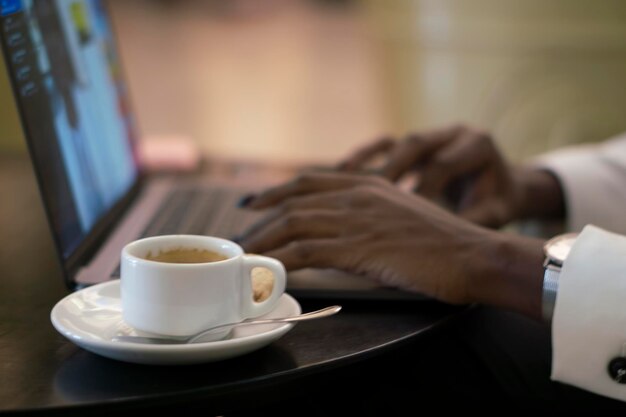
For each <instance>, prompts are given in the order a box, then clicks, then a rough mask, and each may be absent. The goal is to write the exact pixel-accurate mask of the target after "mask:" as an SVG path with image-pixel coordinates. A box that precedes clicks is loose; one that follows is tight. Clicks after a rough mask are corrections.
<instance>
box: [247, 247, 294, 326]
mask: <svg viewBox="0 0 626 417" xmlns="http://www.w3.org/2000/svg"><path fill="white" fill-rule="evenodd" d="M243 265H244V266H243V273H244V277H245V278H246V281H245V282H247V283H249V284H245V285H246V286H247V287H248V289H249V298H248V299H249V300H250V302H249V303H244V305H243V312H242V313H243V316H244V317H245V318H251V317H258V316H262V315H263V314H267V313H269V312H270V311H272V310H273V309H274V307H276V303H277V301H278V299H279V298H280V297H281V296H282V295H283V293H284V292H285V287H286V284H287V272H286V271H285V266H284V265H283V264H282V262H280V261H279V260H277V259H274V258H268V257H267V256H262V255H244V256H243ZM259 267H260V268H267V269H269V270H270V271H271V272H272V274H273V275H274V285H273V287H272V293H271V294H270V296H269V297H267V298H266V299H265V300H263V301H260V302H256V301H254V297H253V292H252V270H253V269H254V268H259Z"/></svg>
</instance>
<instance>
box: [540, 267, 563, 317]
mask: <svg viewBox="0 0 626 417" xmlns="http://www.w3.org/2000/svg"><path fill="white" fill-rule="evenodd" d="M560 272H561V268H560V266H557V265H553V264H548V265H546V268H545V272H544V274H543V295H542V300H541V314H542V317H543V319H544V321H546V322H547V323H551V322H552V315H553V313H554V305H555V303H556V293H557V291H558V288H559V275H560Z"/></svg>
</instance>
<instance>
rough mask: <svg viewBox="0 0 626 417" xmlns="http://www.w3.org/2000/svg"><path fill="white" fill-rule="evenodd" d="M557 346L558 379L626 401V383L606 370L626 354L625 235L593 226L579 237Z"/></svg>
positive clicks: (563, 291) (568, 267)
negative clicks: (616, 359)
mask: <svg viewBox="0 0 626 417" xmlns="http://www.w3.org/2000/svg"><path fill="white" fill-rule="evenodd" d="M622 210H624V208H623V207H622ZM622 213H623V211H622ZM552 349H553V350H552V375H551V378H552V379H553V380H556V381H560V382H563V383H566V384H569V385H573V386H576V387H579V388H582V389H585V390H587V391H590V392H594V393H596V394H600V395H603V396H607V397H611V398H615V399H619V400H625V401H626V385H624V384H618V383H617V382H615V381H614V380H613V379H612V378H611V376H610V375H609V373H608V371H607V367H608V363H609V362H610V361H611V359H613V358H615V357H617V356H621V355H625V354H626V237H624V236H620V235H617V234H614V233H610V232H607V231H605V230H603V229H600V228H598V227H595V226H592V225H588V226H585V227H584V229H583V231H582V232H581V234H580V235H579V237H578V238H577V239H576V242H575V243H574V246H573V247H572V249H571V251H570V253H569V255H568V257H567V259H566V261H565V264H564V265H563V268H562V271H561V275H560V277H559V289H558V293H557V298H556V304H555V309H554V316H553V321H552Z"/></svg>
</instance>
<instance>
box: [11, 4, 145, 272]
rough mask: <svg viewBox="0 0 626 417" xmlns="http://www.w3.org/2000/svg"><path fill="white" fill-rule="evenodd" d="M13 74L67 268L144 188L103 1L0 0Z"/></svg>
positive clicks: (31, 148) (42, 186)
mask: <svg viewBox="0 0 626 417" xmlns="http://www.w3.org/2000/svg"><path fill="white" fill-rule="evenodd" d="M0 30H1V33H2V41H3V47H4V52H5V62H6V65H7V70H8V72H9V73H10V76H11V79H12V81H13V92H14V96H15V98H16V100H17V104H18V106H19V108H20V113H21V117H22V124H23V127H24V130H25V133H26V138H27V141H28V145H29V150H30V153H31V157H32V160H33V163H34V165H35V168H36V171H37V175H38V179H39V183H40V186H41V191H42V195H43V198H44V201H45V204H46V208H47V210H48V214H49V217H50V220H51V224H52V228H53V230H54V233H55V237H56V240H57V244H58V245H59V246H60V249H61V253H62V255H63V258H64V259H65V260H67V259H68V258H69V257H70V256H72V254H73V253H74V252H75V251H76V250H77V248H79V247H80V245H81V244H82V243H83V241H84V240H85V238H86V237H87V236H89V234H90V233H91V232H92V231H93V229H94V227H96V226H97V225H98V223H99V222H100V221H101V220H102V219H103V217H104V216H105V215H106V214H107V212H108V211H110V210H111V209H112V208H113V207H114V206H115V205H116V203H118V202H119V201H120V200H121V199H122V198H123V197H124V196H125V195H126V194H127V193H128V192H129V190H130V189H131V188H132V187H133V185H134V184H135V183H136V182H137V180H138V176H139V169H138V165H137V161H136V158H135V156H134V151H133V139H134V137H133V131H134V126H133V123H134V121H133V119H132V118H131V117H130V112H129V111H128V108H129V105H128V99H127V90H126V88H125V86H124V84H123V82H122V80H121V72H120V62H119V61H118V56H117V55H116V51H115V47H114V39H113V34H112V32H111V27H110V23H109V20H108V15H107V11H106V10H105V7H104V5H103V4H102V2H101V1H97V0H45V1H40V0H0Z"/></svg>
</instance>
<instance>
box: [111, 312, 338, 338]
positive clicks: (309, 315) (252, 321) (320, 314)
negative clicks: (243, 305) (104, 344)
mask: <svg viewBox="0 0 626 417" xmlns="http://www.w3.org/2000/svg"><path fill="white" fill-rule="evenodd" d="M339 310H341V306H338V305H334V306H329V307H325V308H322V309H320V310H315V311H311V312H308V313H304V314H299V315H297V316H291V317H280V318H274V319H246V320H243V321H240V322H237V323H227V324H221V325H219V326H215V327H211V328H210V329H207V330H204V331H203V332H201V333H198V334H196V335H193V336H190V337H185V338H175V337H160V336H154V337H149V336H121V335H120V336H116V337H114V338H113V341H117V342H133V343H148V344H159V345H176V344H178V345H181V344H187V343H195V341H196V340H199V339H200V338H202V337H203V336H206V335H207V334H209V333H212V332H214V331H216V330H220V329H224V328H227V327H237V326H249V325H253V324H272V323H293V322H297V321H304V320H313V319H319V318H322V317H328V316H332V315H333V314H336V313H338V312H339Z"/></svg>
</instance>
